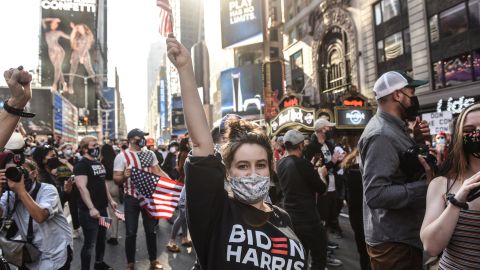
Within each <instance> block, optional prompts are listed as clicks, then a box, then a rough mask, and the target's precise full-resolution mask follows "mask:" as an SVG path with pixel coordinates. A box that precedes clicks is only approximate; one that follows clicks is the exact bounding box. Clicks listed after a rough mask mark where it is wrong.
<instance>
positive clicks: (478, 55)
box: [472, 50, 480, 80]
mask: <svg viewBox="0 0 480 270" xmlns="http://www.w3.org/2000/svg"><path fill="white" fill-rule="evenodd" d="M472 60H473V69H474V71H475V80H480V50H477V51H475V53H474V54H473V59H472Z"/></svg>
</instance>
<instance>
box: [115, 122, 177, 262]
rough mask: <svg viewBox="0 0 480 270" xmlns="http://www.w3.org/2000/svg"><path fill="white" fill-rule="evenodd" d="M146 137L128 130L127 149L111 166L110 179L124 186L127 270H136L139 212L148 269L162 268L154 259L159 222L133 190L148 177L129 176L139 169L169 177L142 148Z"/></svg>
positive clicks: (141, 132) (134, 130) (136, 129)
mask: <svg viewBox="0 0 480 270" xmlns="http://www.w3.org/2000/svg"><path fill="white" fill-rule="evenodd" d="M146 135H148V133H145V132H143V131H141V130H140V129H138V128H135V129H132V130H130V132H128V135H127V139H128V142H129V148H128V149H126V150H124V151H122V152H120V153H119V154H118V155H117V157H116V158H115V161H114V164H113V180H114V181H115V182H116V183H117V184H123V187H124V193H125V197H124V207H125V231H126V238H125V253H126V257H127V266H126V269H131V270H133V269H135V251H136V242H137V229H138V218H139V215H140V212H141V213H142V219H143V228H144V230H145V235H146V237H145V238H146V242H147V250H148V256H149V260H150V266H151V268H152V269H155V270H158V269H163V267H162V265H161V264H160V262H159V261H158V260H157V233H156V231H155V226H156V225H157V224H158V220H157V219H156V218H155V217H153V216H152V215H151V214H149V212H148V208H146V207H144V206H145V204H144V202H145V200H143V199H144V196H141V197H140V198H139V193H138V191H137V188H136V186H140V183H142V182H145V181H146V180H147V178H142V174H135V175H132V168H134V170H135V171H137V170H140V171H144V172H145V173H151V174H154V175H157V176H161V177H164V178H169V177H168V175H167V174H166V173H165V172H164V171H162V169H160V166H158V160H157V157H156V156H155V154H154V153H153V152H152V151H150V150H148V149H145V148H144V146H145V144H146V140H145V136H146ZM134 183H135V184H134ZM154 186H155V185H154ZM149 190H150V189H149ZM152 193H153V191H151V192H150V194H149V195H150V196H151V195H152ZM144 195H145V194H144ZM150 196H147V197H150Z"/></svg>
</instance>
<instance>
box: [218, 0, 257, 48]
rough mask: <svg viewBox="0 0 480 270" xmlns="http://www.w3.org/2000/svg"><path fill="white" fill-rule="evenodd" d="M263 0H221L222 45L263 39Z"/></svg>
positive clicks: (245, 43)
mask: <svg viewBox="0 0 480 270" xmlns="http://www.w3.org/2000/svg"><path fill="white" fill-rule="evenodd" d="M262 5H263V0H221V25H222V47H223V48H227V47H238V46H244V45H249V44H254V43H259V42H262V41H263V12H262Z"/></svg>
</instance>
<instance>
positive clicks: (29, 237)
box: [27, 182, 42, 244]
mask: <svg viewBox="0 0 480 270" xmlns="http://www.w3.org/2000/svg"><path fill="white" fill-rule="evenodd" d="M41 185H42V183H39V182H37V183H35V189H34V190H33V192H32V194H31V196H32V199H33V200H34V201H35V200H36V199H37V194H38V191H39V190H40V186H41ZM32 242H33V218H32V216H31V215H30V218H29V219H28V230H27V243H29V244H31V243H32Z"/></svg>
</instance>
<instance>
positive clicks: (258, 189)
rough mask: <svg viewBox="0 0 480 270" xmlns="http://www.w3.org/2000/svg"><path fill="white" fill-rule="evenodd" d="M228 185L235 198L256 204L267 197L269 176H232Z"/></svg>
mask: <svg viewBox="0 0 480 270" xmlns="http://www.w3.org/2000/svg"><path fill="white" fill-rule="evenodd" d="M230 186H231V188H232V192H233V196H234V197H235V199H237V200H239V201H241V202H243V203H246V204H256V203H258V202H261V201H263V200H265V198H267V196H268V191H269V189H270V176H260V175H258V174H253V175H250V176H239V177H232V178H231V180H230Z"/></svg>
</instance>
